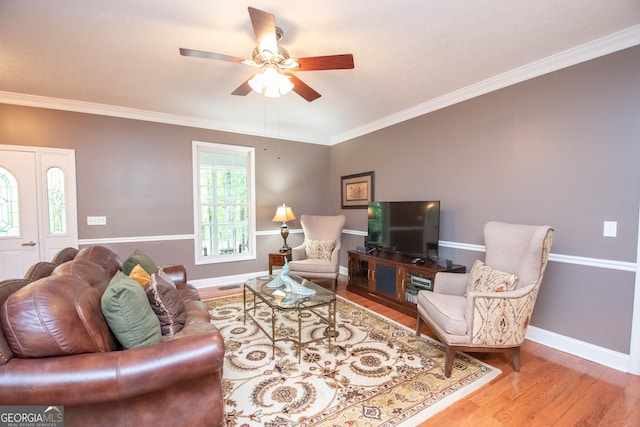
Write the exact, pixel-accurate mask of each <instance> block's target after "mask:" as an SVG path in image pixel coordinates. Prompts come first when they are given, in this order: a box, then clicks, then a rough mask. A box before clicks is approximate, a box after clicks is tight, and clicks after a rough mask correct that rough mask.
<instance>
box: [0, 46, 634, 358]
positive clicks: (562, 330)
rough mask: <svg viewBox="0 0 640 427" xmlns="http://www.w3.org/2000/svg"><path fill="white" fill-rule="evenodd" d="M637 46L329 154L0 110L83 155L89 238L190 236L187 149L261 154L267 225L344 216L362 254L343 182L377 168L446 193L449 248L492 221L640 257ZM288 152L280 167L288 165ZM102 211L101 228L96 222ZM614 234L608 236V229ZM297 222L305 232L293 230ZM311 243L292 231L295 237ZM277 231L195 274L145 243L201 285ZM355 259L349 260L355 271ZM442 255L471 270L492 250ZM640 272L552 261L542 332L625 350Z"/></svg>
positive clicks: (357, 222)
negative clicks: (199, 146) (281, 208)
mask: <svg viewBox="0 0 640 427" xmlns="http://www.w3.org/2000/svg"><path fill="white" fill-rule="evenodd" d="M638 69H640V47H636V48H632V49H628V50H626V51H623V52H619V53H616V54H612V55H608V56H606V57H603V58H600V59H596V60H593V61H590V62H587V63H584V64H581V65H577V66H574V67H571V68H568V69H565V70H561V71H558V72H555V73H552V74H549V75H546V76H543V77H540V78H536V79H533V80H530V81H527V82H524V83H521V84H518V85H514V86H512V87H509V88H506V89H503V90H499V91H496V92H493V93H490V94H487V95H484V96H481V97H478V98H475V99H473V100H470V101H467V102H464V103H461V104H458V105H454V106H451V107H449V108H445V109H443V110H440V111H436V112H433V113H431V114H428V115H425V116H422V117H419V118H416V119H413V120H410V121H407V122H404V123H401V124H398V125H395V126H392V127H389V128H386V129H383V130H380V131H377V132H375V133H371V134H369V135H365V136H362V137H359V138H356V139H353V140H351V141H348V142H345V143H341V144H338V145H336V146H333V147H325V146H317V145H310V144H304V143H297V142H290V141H278V140H275V139H270V138H261V137H254V136H246V135H237V134H231V133H225V132H216V131H209V130H203V129H195V128H188V127H181V126H174V125H163V124H158V123H150V122H143V121H136V120H128V119H119V118H112V117H102V116H95V115H89V114H81V113H72V112H62V111H54V110H43V109H37V108H28V107H19V106H10V105H0V144H10V145H29V146H44V147H58V148H72V149H75V150H76V161H77V177H78V217H79V219H80V228H79V235H80V239H93V238H103V237H104V238H107V237H108V238H118V237H130V236H145V235H171V234H190V233H192V232H193V217H192V190H191V141H193V140H199V141H209V142H218V143H227V144H238V145H247V146H254V147H256V163H257V180H256V182H257V213H258V220H257V229H258V231H265V230H268V231H273V230H277V229H278V225H277V224H274V223H271V218H272V216H273V213H274V212H275V208H276V206H277V205H279V204H281V203H282V202H286V203H287V204H290V205H291V206H293V208H294V211H295V213H296V215H297V216H298V217H299V216H300V214H304V213H315V214H331V213H340V212H342V213H344V214H345V215H346V216H347V223H346V229H348V230H355V231H356V232H359V233H351V232H349V233H347V234H345V235H344V240H343V247H344V248H345V249H346V250H348V249H355V247H356V246H357V245H360V244H362V242H363V237H362V236H361V235H358V234H362V233H363V232H365V231H366V210H341V209H340V176H343V175H349V174H353V173H358V172H364V171H369V170H373V171H375V196H376V199H378V200H418V199H439V200H441V201H442V219H441V221H442V223H441V236H440V239H441V240H442V241H447V242H456V243H458V244H477V245H481V244H483V239H482V226H483V225H484V223H485V222H486V221H488V220H503V221H512V222H521V223H530V224H549V225H552V226H554V227H555V229H556V235H555V241H554V246H553V249H552V252H553V253H554V254H561V255H570V256H578V257H588V258H601V259H606V260H617V261H626V262H635V260H636V247H637V237H638V209H639V201H640V185H639V184H640V168H639V167H638V166H639V162H638V159H640V144H639V143H638V142H639V141H638V135H640V77H639V73H638V72H637V70H638ZM278 157H281V158H280V159H278ZM88 215H106V216H107V218H108V225H107V226H106V227H88V226H86V225H85V223H86V216H88ZM605 220H612V221H617V222H618V237H616V238H605V237H602V227H603V221H605ZM289 226H290V228H292V229H296V228H299V222H298V221H297V220H296V221H294V222H293V223H290V224H289ZM301 240H302V236H301V235H299V234H292V235H291V236H290V238H289V243H290V244H291V245H295V244H297V243H299V242H300V241H301ZM281 244H282V240H281V238H280V236H279V235H278V234H272V235H262V236H259V237H258V245H257V251H258V254H259V257H258V259H257V260H255V261H246V262H234V263H228V264H216V265H207V266H195V265H193V242H192V241H189V240H179V241H170V242H144V243H140V244H132V243H126V244H114V245H109V246H112V247H114V249H115V250H116V251H117V252H118V253H120V254H121V255H123V256H126V255H128V254H129V253H130V252H131V251H132V250H133V249H134V248H136V247H140V248H142V249H143V250H145V251H146V252H148V253H149V254H150V255H151V256H152V257H153V258H154V259H156V260H157V261H158V263H170V262H174V263H183V264H185V265H186V266H187V269H188V272H189V277H190V278H192V279H198V278H206V277H223V276H229V275H234V274H242V273H246V272H247V271H264V270H265V269H266V265H267V255H266V254H267V253H268V252H269V251H273V250H275V249H276V248H279V247H280V245H281ZM346 250H345V251H344V252H343V254H342V265H343V266H346ZM441 255H442V256H444V257H447V258H451V259H453V260H454V261H455V262H456V263H460V264H464V265H466V266H467V267H470V266H471V264H472V263H473V261H474V260H475V259H476V258H482V254H481V253H478V252H471V251H466V250H461V249H456V248H451V247H444V248H441ZM634 277H635V276H634V274H633V273H631V272H624V271H617V270H611V269H603V268H595V267H588V266H581V265H571V264H567V263H562V262H551V263H550V265H549V267H548V270H547V274H546V277H545V281H544V282H543V286H542V290H541V293H540V296H539V300H538V304H537V307H536V311H535V312H534V317H533V319H532V324H533V325H535V326H538V327H540V328H542V329H545V330H549V331H552V332H557V333H559V334H561V335H566V336H569V337H573V338H575V339H578V340H582V341H585V342H588V343H592V344H595V345H598V346H602V347H605V348H609V349H612V350H615V351H619V352H622V353H628V352H629V342H630V331H631V316H632V309H633V307H632V303H633V302H632V301H633V287H634Z"/></svg>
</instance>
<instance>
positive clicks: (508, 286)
mask: <svg viewBox="0 0 640 427" xmlns="http://www.w3.org/2000/svg"><path fill="white" fill-rule="evenodd" d="M517 283H518V276H516V275H515V274H513V273H505V272H504V271H500V270H496V269H494V268H491V267H489V266H488V265H486V264H485V263H484V262H482V261H480V260H477V261H476V262H475V263H474V264H473V267H471V273H469V282H467V290H466V292H467V293H468V292H506V291H512V290H514V289H515V288H516V284H517ZM465 295H466V293H465Z"/></svg>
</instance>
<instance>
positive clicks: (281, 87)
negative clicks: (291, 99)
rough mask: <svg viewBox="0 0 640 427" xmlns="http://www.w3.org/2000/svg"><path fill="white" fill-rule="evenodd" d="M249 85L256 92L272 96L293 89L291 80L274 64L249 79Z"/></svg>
mask: <svg viewBox="0 0 640 427" xmlns="http://www.w3.org/2000/svg"><path fill="white" fill-rule="evenodd" d="M249 86H251V89H253V90H254V91H255V92H258V93H259V94H261V95H264V96H267V97H270V98H277V97H279V96H281V95H285V94H287V93H289V92H291V90H292V89H293V83H291V80H290V79H289V78H288V77H287V76H285V75H283V74H281V73H280V72H278V70H276V69H275V68H274V67H273V66H267V67H266V68H265V69H264V71H262V72H261V73H257V74H256V75H255V76H253V77H252V78H251V79H250V80H249Z"/></svg>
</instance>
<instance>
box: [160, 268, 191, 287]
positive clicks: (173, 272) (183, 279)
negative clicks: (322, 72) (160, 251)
mask: <svg viewBox="0 0 640 427" xmlns="http://www.w3.org/2000/svg"><path fill="white" fill-rule="evenodd" d="M161 268H162V271H164V272H165V273H166V274H167V275H168V276H169V277H171V280H173V281H174V283H187V269H186V268H185V266H184V265H180V264H178V265H166V266H163V267H161Z"/></svg>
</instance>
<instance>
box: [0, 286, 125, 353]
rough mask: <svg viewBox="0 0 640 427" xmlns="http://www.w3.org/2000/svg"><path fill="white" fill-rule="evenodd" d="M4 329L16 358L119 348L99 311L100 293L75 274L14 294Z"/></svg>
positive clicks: (5, 313) (6, 309)
mask: <svg viewBox="0 0 640 427" xmlns="http://www.w3.org/2000/svg"><path fill="white" fill-rule="evenodd" d="M0 316H1V318H2V331H3V332H4V334H5V337H6V340H7V342H8V344H9V346H10V347H11V350H12V351H13V353H14V354H15V356H17V357H22V358H37V357H50V356H63V355H70V354H81V353H94V352H104V351H113V350H116V348H117V347H116V342H115V340H114V338H113V335H112V334H111V332H110V331H109V327H108V325H107V323H106V322H105V320H104V317H103V316H102V313H101V311H100V291H99V290H98V289H95V288H92V287H91V286H89V285H88V284H87V283H86V282H84V281H82V280H80V279H78V278H76V277H73V276H50V277H46V278H43V279H40V280H38V281H35V282H32V283H30V284H29V285H27V286H24V287H23V288H21V289H19V290H17V291H16V292H14V293H13V294H11V295H10V296H9V297H8V298H7V300H6V302H5V303H4V304H3V305H2V308H0Z"/></svg>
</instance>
